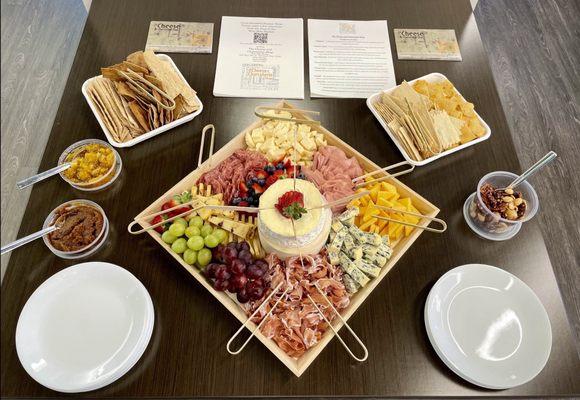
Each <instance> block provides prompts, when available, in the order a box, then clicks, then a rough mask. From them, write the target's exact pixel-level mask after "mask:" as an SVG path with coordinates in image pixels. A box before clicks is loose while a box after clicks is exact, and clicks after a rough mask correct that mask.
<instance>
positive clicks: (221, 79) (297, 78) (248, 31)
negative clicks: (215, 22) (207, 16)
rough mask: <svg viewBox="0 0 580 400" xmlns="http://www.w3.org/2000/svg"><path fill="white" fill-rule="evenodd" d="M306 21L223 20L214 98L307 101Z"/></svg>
mask: <svg viewBox="0 0 580 400" xmlns="http://www.w3.org/2000/svg"><path fill="white" fill-rule="evenodd" d="M303 25H304V20H303V19H302V18H252V17H222V24H221V31H220V41H219V48H218V59H217V66H216V71H215V82H214V86H213V94H214V96H222V97H261V98H264V97H265V98H286V99H303V98H304V39H303V37H304V36H303V30H304V28H303Z"/></svg>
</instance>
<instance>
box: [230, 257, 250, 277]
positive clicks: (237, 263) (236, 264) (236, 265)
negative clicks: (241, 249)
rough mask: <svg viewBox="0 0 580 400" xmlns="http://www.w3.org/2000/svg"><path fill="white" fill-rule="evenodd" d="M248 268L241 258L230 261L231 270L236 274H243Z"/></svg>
mask: <svg viewBox="0 0 580 400" xmlns="http://www.w3.org/2000/svg"><path fill="white" fill-rule="evenodd" d="M245 270H246V264H244V262H243V261H242V260H240V259H239V258H234V259H233V260H232V261H231V263H230V271H231V272H232V273H234V274H235V275H241V274H243V273H244V271H245Z"/></svg>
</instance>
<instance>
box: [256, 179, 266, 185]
mask: <svg viewBox="0 0 580 400" xmlns="http://www.w3.org/2000/svg"><path fill="white" fill-rule="evenodd" d="M257 182H258V185H260V186H264V185H265V184H266V180H265V179H264V178H262V179H258V181H257Z"/></svg>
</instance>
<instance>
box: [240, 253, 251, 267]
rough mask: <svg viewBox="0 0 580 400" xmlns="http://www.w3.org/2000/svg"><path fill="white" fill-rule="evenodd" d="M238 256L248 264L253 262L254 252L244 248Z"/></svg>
mask: <svg viewBox="0 0 580 400" xmlns="http://www.w3.org/2000/svg"><path fill="white" fill-rule="evenodd" d="M238 258H239V259H240V260H242V261H243V262H245V263H246V264H251V263H252V253H250V251H249V250H242V251H240V252H239V253H238Z"/></svg>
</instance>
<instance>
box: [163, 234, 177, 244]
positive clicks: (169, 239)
mask: <svg viewBox="0 0 580 400" xmlns="http://www.w3.org/2000/svg"><path fill="white" fill-rule="evenodd" d="M161 240H163V241H164V242H165V243H167V244H171V243H173V242H175V241H176V240H177V236H175V235H172V234H171V232H169V231H165V232H163V234H162V235H161Z"/></svg>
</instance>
